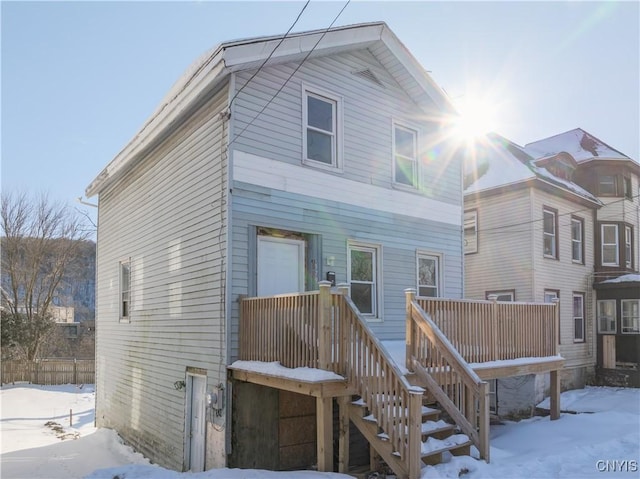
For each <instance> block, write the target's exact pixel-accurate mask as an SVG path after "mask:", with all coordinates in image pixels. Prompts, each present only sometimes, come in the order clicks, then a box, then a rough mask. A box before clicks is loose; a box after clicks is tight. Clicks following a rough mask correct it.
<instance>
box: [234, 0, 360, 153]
mask: <svg viewBox="0 0 640 479" xmlns="http://www.w3.org/2000/svg"><path fill="white" fill-rule="evenodd" d="M349 3H351V0H347V2H346V3H345V4H344V6H343V7H342V9H341V10H340V11H339V12H338V14H337V15H336V16H335V18H334V19H333V21H332V22H331V24H330V25H329V26H328V27H327V28H326V29H325V31H324V32H322V35H320V38H319V39H318V41H317V42H316V43H315V45H313V47H312V48H311V50H309V52H308V53H307V54H306V55H305V57H304V58H303V59H302V61H301V62H300V63H299V64H298V66H297V67H296V68H295V69H294V70H293V72H291V75H289V77H288V78H287V79H286V80H285V82H284V83H283V84H282V86H280V88H278V91H277V92H275V94H274V95H273V96H272V97H271V98H270V99H269V101H268V102H267V103H266V104H265V105H264V106H263V107H262V109H261V110H260V111H259V112H258V114H257V115H256V116H254V117H253V120H251V121H250V122H249V123H248V124H247V125H246V126H245V127H244V128H243V129H242V131H241V132H240V133H238V134H237V135H236V136H235V137H234V138H233V140H231V141H230V142H229V144H228V145H227V146H231V145H232V144H233V143H234V142H235V141H236V140H237V139H238V138H240V137H241V136H242V135H243V133H244V132H245V131H247V128H249V127H250V126H251V125H253V123H254V122H255V121H256V120H257V119H258V117H259V116H260V115H262V113H264V111H265V110H266V109H267V107H268V106H269V105H271V102H272V101H273V100H275V99H276V97H277V96H278V95H279V94H280V92H281V91H282V90H283V89H284V87H285V86H287V83H289V81H290V80H291V78H293V75H295V74H296V73H297V72H298V70H300V68H301V67H302V65H304V62H306V61H307V59H308V58H309V56H310V55H311V54H312V53H313V51H314V50H315V49H316V47H317V46H318V44H319V43H320V42H321V41H322V39H323V38H324V37H325V35H326V34H327V32H328V31H329V30H330V29H331V27H333V24H334V23H336V21H337V20H338V18H340V15H342V12H344V9H345V8H347V6H348V5H349Z"/></svg>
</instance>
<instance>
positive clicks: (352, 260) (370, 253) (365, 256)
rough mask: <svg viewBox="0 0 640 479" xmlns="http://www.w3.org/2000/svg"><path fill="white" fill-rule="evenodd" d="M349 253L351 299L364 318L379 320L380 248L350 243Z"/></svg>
mask: <svg viewBox="0 0 640 479" xmlns="http://www.w3.org/2000/svg"><path fill="white" fill-rule="evenodd" d="M347 253H348V262H349V270H348V273H349V274H348V281H349V286H350V289H351V299H352V300H353V302H354V303H355V305H356V306H357V307H358V310H359V311H360V312H361V313H362V314H363V315H364V316H366V317H369V318H377V317H378V313H379V311H380V299H379V295H380V247H379V246H375V245H368V244H363V243H349V245H348V250H347Z"/></svg>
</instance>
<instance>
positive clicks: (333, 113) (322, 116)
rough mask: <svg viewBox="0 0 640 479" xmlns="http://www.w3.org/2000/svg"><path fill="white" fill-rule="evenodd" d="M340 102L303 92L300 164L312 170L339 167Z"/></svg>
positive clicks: (314, 93) (331, 97) (324, 94)
mask: <svg viewBox="0 0 640 479" xmlns="http://www.w3.org/2000/svg"><path fill="white" fill-rule="evenodd" d="M340 115H341V100H340V98H339V97H337V96H335V95H331V94H328V93H326V92H322V93H320V92H318V91H313V90H308V89H305V90H304V101H303V112H302V117H303V123H304V125H303V136H304V138H303V150H304V151H303V162H305V163H308V164H312V165H314V166H320V167H329V168H338V167H339V166H340V151H341V150H340V147H341V145H340V141H341V138H340Z"/></svg>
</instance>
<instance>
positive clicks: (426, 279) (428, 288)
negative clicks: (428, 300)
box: [417, 252, 441, 298]
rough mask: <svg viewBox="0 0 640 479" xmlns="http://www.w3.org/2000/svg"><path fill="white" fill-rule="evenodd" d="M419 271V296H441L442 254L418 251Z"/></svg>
mask: <svg viewBox="0 0 640 479" xmlns="http://www.w3.org/2000/svg"><path fill="white" fill-rule="evenodd" d="M417 273H418V278H417V279H418V282H417V284H418V288H417V290H418V296H422V297H433V298H435V297H438V296H440V284H441V279H440V278H441V273H440V255H434V254H428V253H421V252H418V254H417Z"/></svg>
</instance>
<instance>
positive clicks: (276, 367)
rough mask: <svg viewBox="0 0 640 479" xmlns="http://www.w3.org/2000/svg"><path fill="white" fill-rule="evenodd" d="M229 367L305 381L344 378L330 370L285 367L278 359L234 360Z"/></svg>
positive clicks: (312, 381) (341, 379) (314, 381)
mask: <svg viewBox="0 0 640 479" xmlns="http://www.w3.org/2000/svg"><path fill="white" fill-rule="evenodd" d="M229 367H230V368H232V369H238V370H242V371H248V372H252V373H260V374H267V375H269V376H275V377H279V378H286V379H293V380H296V381H304V382H307V383H319V382H323V381H343V380H344V378H343V377H342V376H340V375H338V374H336V373H333V372H331V371H325V370H324V369H316V368H308V367H300V368H287V367H284V366H283V365H282V364H280V361H273V362H270V363H267V362H263V361H235V362H234V363H233V364H232V365H231V366H229Z"/></svg>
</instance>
